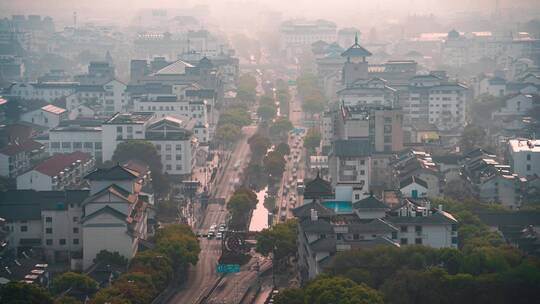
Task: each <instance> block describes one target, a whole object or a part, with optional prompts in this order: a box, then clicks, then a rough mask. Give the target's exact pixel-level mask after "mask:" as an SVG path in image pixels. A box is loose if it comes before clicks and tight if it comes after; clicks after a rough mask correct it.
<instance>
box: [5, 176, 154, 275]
mask: <svg viewBox="0 0 540 304" xmlns="http://www.w3.org/2000/svg"><path fill="white" fill-rule="evenodd" d="M86 180H87V181H88V182H89V184H90V189H89V190H63V191H35V190H10V191H7V192H0V216H1V217H3V218H5V219H6V222H7V227H8V228H9V231H10V233H9V236H8V243H9V247H10V248H11V249H14V250H16V252H19V253H20V252H22V251H24V250H29V249H36V250H43V252H44V253H45V256H46V257H47V260H49V261H51V262H68V261H69V262H71V265H72V269H73V270H85V269H88V268H89V267H90V266H91V265H92V264H93V260H94V258H95V257H96V254H97V253H99V252H100V251H101V250H107V251H110V252H118V253H120V254H121V255H122V256H124V257H126V258H127V259H130V258H132V257H133V256H134V255H135V254H136V253H137V251H138V249H139V241H140V240H145V239H147V238H148V236H151V235H152V233H153V226H152V225H148V222H151V218H149V214H150V213H151V212H150V211H149V206H151V205H152V204H153V199H152V195H150V194H147V193H145V192H143V191H142V189H143V188H144V187H145V185H146V183H147V182H149V180H148V179H147V174H146V172H145V173H140V172H137V171H134V170H131V169H127V168H125V167H122V166H119V165H117V166H114V167H112V168H108V169H98V170H95V171H93V172H92V173H90V174H89V175H87V176H86Z"/></svg>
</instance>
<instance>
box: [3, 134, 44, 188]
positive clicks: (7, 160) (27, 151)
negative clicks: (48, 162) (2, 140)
mask: <svg viewBox="0 0 540 304" xmlns="http://www.w3.org/2000/svg"><path fill="white" fill-rule="evenodd" d="M44 152H45V149H44V147H43V145H42V144H40V143H39V142H37V141H35V140H31V139H30V140H25V141H23V142H21V143H19V142H18V141H15V142H12V143H10V144H8V145H7V146H5V147H3V148H2V149H0V176H4V177H9V178H15V177H17V175H19V174H21V173H22V172H24V171H26V170H28V169H29V168H30V166H31V165H32V162H33V161H36V160H37V159H40V158H41V157H43V155H44Z"/></svg>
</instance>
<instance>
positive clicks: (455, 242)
mask: <svg viewBox="0 0 540 304" xmlns="http://www.w3.org/2000/svg"><path fill="white" fill-rule="evenodd" d="M452 244H457V237H455V236H453V237H452Z"/></svg>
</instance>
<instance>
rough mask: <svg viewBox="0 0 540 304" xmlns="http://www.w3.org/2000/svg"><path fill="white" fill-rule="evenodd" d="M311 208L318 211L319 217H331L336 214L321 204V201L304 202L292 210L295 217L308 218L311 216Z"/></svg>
mask: <svg viewBox="0 0 540 304" xmlns="http://www.w3.org/2000/svg"><path fill="white" fill-rule="evenodd" d="M311 209H313V210H315V211H317V216H318V217H319V218H324V217H330V216H332V215H334V211H332V210H331V209H329V208H326V207H325V206H323V205H321V204H320V203H319V202H311V203H307V204H304V205H302V206H300V207H296V208H294V209H293V210H292V213H293V215H294V216H295V217H298V218H306V217H310V216H311Z"/></svg>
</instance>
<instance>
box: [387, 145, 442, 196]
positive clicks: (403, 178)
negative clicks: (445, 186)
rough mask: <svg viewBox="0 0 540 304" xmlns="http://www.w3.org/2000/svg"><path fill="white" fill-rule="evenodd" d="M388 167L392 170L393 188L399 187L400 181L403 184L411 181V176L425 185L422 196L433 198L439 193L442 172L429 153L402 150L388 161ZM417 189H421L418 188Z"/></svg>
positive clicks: (440, 191) (440, 190)
mask: <svg viewBox="0 0 540 304" xmlns="http://www.w3.org/2000/svg"><path fill="white" fill-rule="evenodd" d="M390 167H391V170H392V172H393V181H394V182H393V184H394V188H395V189H401V186H402V183H404V186H405V184H407V183H409V182H411V179H410V178H413V180H416V181H417V182H419V181H420V180H421V181H423V182H424V183H425V185H427V187H425V188H427V189H426V191H427V192H426V193H425V194H424V195H423V196H427V197H432V198H434V197H438V196H440V195H441V193H442V189H441V188H442V187H441V182H442V174H441V173H440V171H439V169H438V167H437V166H436V165H435V163H434V162H433V159H432V158H431V155H430V154H429V153H426V152H422V151H415V150H406V151H403V152H402V153H400V154H398V155H397V156H396V158H395V159H394V160H392V161H391V162H390ZM425 185H424V186H425ZM410 190H412V189H410ZM418 190H423V189H421V188H418ZM417 194H418V196H419V197H420V196H421V195H420V194H422V192H417ZM411 195H412V192H411Z"/></svg>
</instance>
